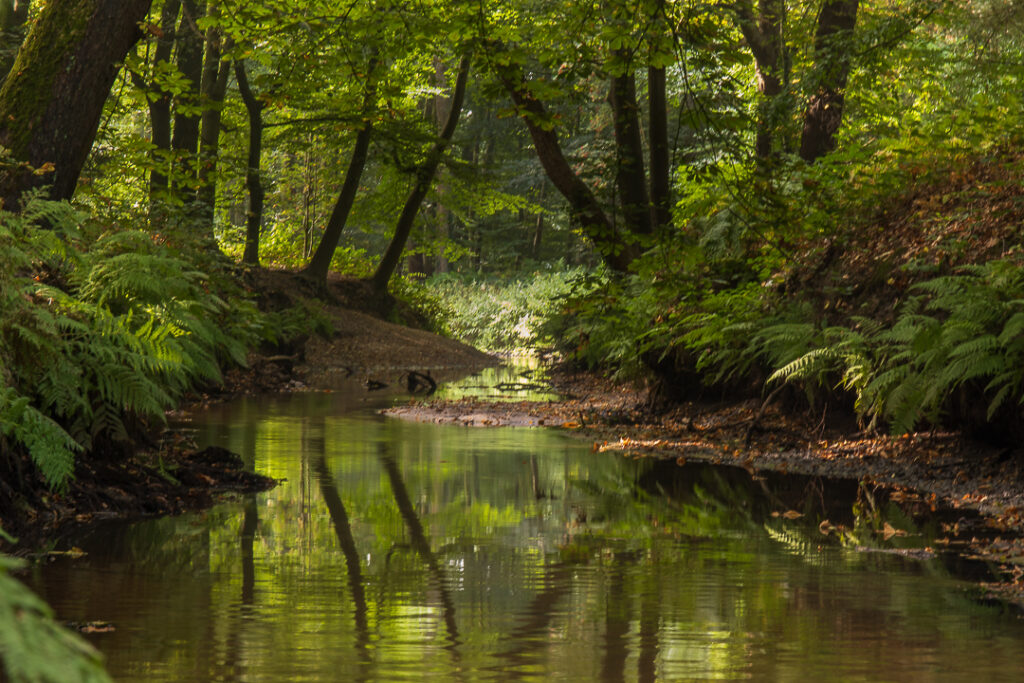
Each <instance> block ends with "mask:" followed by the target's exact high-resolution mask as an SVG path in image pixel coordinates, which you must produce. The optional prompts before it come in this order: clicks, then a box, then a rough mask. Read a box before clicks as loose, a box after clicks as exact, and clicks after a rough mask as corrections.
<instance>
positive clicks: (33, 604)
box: [0, 555, 111, 683]
mask: <svg viewBox="0 0 1024 683" xmlns="http://www.w3.org/2000/svg"><path fill="white" fill-rule="evenodd" d="M21 566H22V563H21V562H20V561H19V560H15V559H13V558H9V557H5V556H2V555H0V663H2V669H0V672H2V675H0V678H3V679H4V680H10V681H15V682H17V683H20V682H22V681H33V682H35V683H64V682H65V681H82V682H86V681H94V682H95V683H104V682H108V681H110V680H111V679H110V677H109V676H108V675H107V673H106V671H104V670H103V664H102V658H101V656H100V654H99V653H98V652H97V651H96V649H95V648H94V647H92V646H91V645H89V644H88V643H87V642H85V641H84V640H82V638H81V637H79V636H78V635H76V634H75V633H72V632H71V631H69V630H67V629H66V628H64V627H62V626H61V625H60V624H59V623H58V622H57V620H56V619H54V616H53V610H51V609H50V608H49V606H47V604H46V603H45V602H43V601H42V600H40V599H39V598H38V597H37V596H36V595H35V594H33V593H32V591H30V590H29V589H27V588H26V587H25V586H24V585H23V584H21V583H20V582H19V581H17V580H16V579H14V578H13V577H11V576H10V575H9V572H10V571H11V570H12V569H16V568H19V567H21Z"/></svg>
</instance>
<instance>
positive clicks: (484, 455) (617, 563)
mask: <svg viewBox="0 0 1024 683" xmlns="http://www.w3.org/2000/svg"><path fill="white" fill-rule="evenodd" d="M493 381H494V376H493V375H490V376H486V377H476V378H471V379H470V381H469V382H468V383H467V384H466V386H474V387H479V386H486V385H487V383H488V382H493ZM449 391H451V390H449ZM396 400H405V399H404V398H396V397H394V396H376V395H373V394H367V393H366V391H365V390H364V389H363V388H362V387H360V386H357V385H355V384H353V385H352V386H351V387H347V388H346V387H341V388H339V389H338V390H337V391H333V392H330V393H296V394H291V395H281V396H265V397H258V398H243V399H238V400H235V401H233V402H230V403H227V404H223V405H215V406H213V407H211V408H209V409H207V410H205V411H204V412H203V413H202V414H195V415H192V416H191V418H190V419H189V420H188V422H187V423H186V424H185V425H184V426H185V427H187V428H189V429H191V430H195V431H194V432H193V434H194V438H195V439H196V441H197V443H198V444H199V445H200V446H205V445H219V446H223V447H226V448H229V449H231V450H233V451H235V452H238V453H240V454H241V455H242V456H243V459H244V460H245V462H246V464H247V465H251V466H252V467H253V468H254V469H255V471H257V472H260V473H263V474H267V475H269V476H272V477H275V478H278V479H281V480H283V481H282V483H281V484H280V485H279V486H278V487H276V488H274V489H273V490H271V491H268V492H265V493H260V494H256V495H251V496H244V497H238V498H236V499H234V500H230V501H227V502H224V503H222V504H220V505H218V506H216V507H214V508H213V509H210V510H208V511H206V512H203V513H199V514H191V515H185V516H180V517H172V518H163V519H154V520H149V521H144V522H137V523H132V524H108V525H105V526H99V527H96V528H93V529H91V530H90V531H89V532H87V533H86V534H85V535H84V536H82V537H80V538H76V539H73V541H72V543H71V544H72V545H73V546H74V547H76V548H78V549H81V550H82V551H83V552H84V553H85V555H84V556H82V557H77V558H75V557H70V556H60V557H55V558H54V559H53V560H52V561H50V562H47V563H42V564H40V565H38V566H37V567H36V568H35V570H34V571H33V573H32V574H30V575H29V576H27V577H25V580H26V581H27V582H28V583H29V585H30V586H32V587H33V588H34V589H35V590H36V591H37V592H39V593H40V594H41V595H42V597H44V598H45V599H46V600H47V601H48V602H49V603H50V604H51V605H52V606H53V607H54V609H55V611H56V613H57V615H58V617H59V618H60V619H62V620H65V621H67V622H72V623H77V624H101V625H102V627H98V628H95V629H93V630H98V631H103V632H97V633H92V634H90V635H88V636H87V637H88V638H89V639H90V641H91V642H93V643H94V644H95V645H96V646H97V647H98V648H99V649H100V650H101V651H102V652H103V653H104V655H105V656H106V658H107V666H108V670H109V671H110V673H111V675H112V676H113V677H114V678H115V680H118V681H146V682H152V681H339V680H355V681H360V680H362V681H401V680H416V681H419V680H424V679H440V680H446V681H487V680H493V681H506V680H524V681H549V680H559V681H682V680H737V679H745V680H755V681H815V680H835V681H840V680H841V681H970V682H972V683H979V682H980V681H999V680H1007V681H1010V680H1018V677H1019V676H1020V672H1021V671H1024V620H1021V619H1020V618H1019V617H1018V616H1017V615H1016V614H1014V613H1013V612H1012V610H1010V609H1009V608H1007V607H1006V606H1004V605H1001V604H999V603H986V602H983V601H981V600H979V599H978V597H977V594H976V591H975V589H973V586H972V584H970V583H969V582H968V581H966V580H965V579H964V578H958V577H963V576H965V575H966V574H969V573H977V572H982V573H983V572H984V571H985V567H984V566H971V565H970V563H967V562H965V561H963V560H959V559H957V558H955V557H953V556H944V555H941V554H940V555H932V554H931V553H922V552H919V550H920V549H922V548H925V547H929V546H931V545H932V542H933V541H934V540H935V539H936V538H939V537H940V536H942V535H943V533H944V529H948V528H949V526H950V525H953V524H968V523H969V520H967V519H964V518H962V517H958V513H956V512H955V511H943V510H938V511H932V510H931V509H930V508H929V507H928V506H926V505H921V504H919V503H915V502H913V501H911V502H907V501H902V502H901V501H897V500H887V499H885V496H882V495H881V494H879V493H877V492H870V491H867V490H865V489H864V488H863V487H861V486H859V485H858V484H857V482H850V481H833V482H830V481H822V480H820V479H812V478H807V477H797V476H782V475H766V476H764V477H754V476H752V475H751V474H749V473H748V472H746V471H745V470H742V469H739V468H731V467H722V466H719V467H714V466H709V465H699V464H687V465H685V466H683V467H679V466H677V465H676V464H675V463H674V462H668V463H665V462H661V463H659V462H654V461H650V460H632V459H628V458H623V457H622V456H621V455H618V454H610V453H593V452H591V449H590V448H589V446H588V445H587V444H585V443H581V442H580V441H576V440H573V439H571V438H569V437H567V436H566V435H565V434H562V433H560V432H558V431H556V430H549V429H540V428H500V429H486V428H472V427H461V426H452V425H433V424H421V423H412V422H405V421H401V420H397V419H393V418H387V417H384V416H381V415H380V414H378V412H377V411H378V410H379V409H380V408H382V407H386V406H388V405H391V404H393V403H394V402H395V401H396ZM826 519H827V520H829V524H831V525H843V526H845V527H846V528H848V529H849V531H850V536H849V537H850V538H853V539H856V542H848V543H846V544H842V543H839V542H838V541H837V540H836V538H835V534H830V535H828V536H826V535H824V534H823V533H822V530H821V525H822V522H823V520H826ZM884 524H888V525H889V526H890V528H891V529H893V530H896V531H898V533H897V534H888V537H887V538H885V537H883V534H881V533H879V531H878V530H879V529H882V528H883V525H884ZM944 525H945V526H944ZM915 549H917V551H915ZM107 624H109V627H107V626H106V625H107Z"/></svg>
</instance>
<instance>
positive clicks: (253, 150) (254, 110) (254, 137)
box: [235, 61, 266, 266]
mask: <svg viewBox="0 0 1024 683" xmlns="http://www.w3.org/2000/svg"><path fill="white" fill-rule="evenodd" d="M235 80H236V81H238V92H239V93H240V94H241V95H242V102H244V103H245V110H246V112H248V114H249V160H248V162H247V164H246V169H245V187H246V189H247V190H248V191H249V210H248V211H247V212H246V221H245V223H246V225H245V252H244V253H243V254H242V263H245V264H248V265H250V266H259V265H260V225H261V224H262V223H263V183H262V182H261V181H260V163H261V159H262V156H263V107H264V106H266V105H265V103H264V102H263V101H261V100H257V99H256V96H255V95H253V92H252V88H250V87H249V78H248V77H247V76H246V74H245V65H244V64H243V63H242V62H241V61H237V62H235Z"/></svg>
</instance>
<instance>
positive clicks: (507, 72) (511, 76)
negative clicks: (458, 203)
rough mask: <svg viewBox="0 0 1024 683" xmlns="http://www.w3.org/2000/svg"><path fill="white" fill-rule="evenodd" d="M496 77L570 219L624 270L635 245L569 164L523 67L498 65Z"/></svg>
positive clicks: (616, 267) (610, 261)
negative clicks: (560, 197)
mask: <svg viewBox="0 0 1024 683" xmlns="http://www.w3.org/2000/svg"><path fill="white" fill-rule="evenodd" d="M497 76H498V79H499V80H500V81H501V83H502V85H503V86H504V87H505V90H507V91H508V94H509V96H510V97H511V98H512V102H513V103H514V104H515V105H516V109H517V110H518V112H519V115H520V116H521V117H522V119H523V123H525V124H526V128H527V130H529V131H530V137H531V138H532V140H533V147H534V150H535V151H536V152H537V158H538V159H539V160H540V163H541V166H543V167H544V172H545V173H547V176H548V179H549V180H551V183H552V184H553V185H554V186H555V188H556V189H557V190H558V191H559V192H560V193H561V194H562V196H563V197H565V199H566V201H568V202H569V211H570V213H571V215H572V217H573V219H574V220H575V221H576V222H577V223H579V225H580V227H581V228H582V229H583V231H584V233H585V234H586V235H587V237H589V238H590V240H591V241H592V242H593V243H594V246H595V247H596V248H597V251H598V253H600V254H601V256H602V258H603V259H604V261H605V263H607V264H608V265H609V266H610V267H611V268H613V269H614V270H617V271H620V272H625V271H626V270H627V269H628V268H629V264H630V263H631V262H632V261H633V259H634V258H635V256H636V252H635V249H634V247H633V246H632V245H627V244H626V243H625V242H624V241H623V239H622V237H621V235H619V234H618V233H617V232H616V230H615V228H614V226H613V225H612V223H611V221H610V220H608V216H607V215H606V214H605V212H604V210H603V209H602V208H601V205H600V204H599V203H598V201H597V198H596V197H595V196H594V193H593V192H591V191H590V188H589V187H587V184H586V183H584V182H583V180H582V179H580V177H579V176H578V175H576V172H575V171H574V170H573V168H572V166H570V165H569V162H568V160H567V159H566V158H565V155H564V154H563V153H562V147H561V144H560V143H559V141H558V134H557V133H555V130H554V128H553V127H552V126H551V125H550V122H551V117H550V116H549V115H548V112H547V110H546V109H545V107H544V104H543V103H542V102H541V101H540V100H538V99H537V98H536V97H534V96H533V94H532V93H530V91H529V89H528V87H527V84H526V81H525V79H524V77H523V73H522V70H521V69H519V68H517V67H513V66H505V67H498V69H497Z"/></svg>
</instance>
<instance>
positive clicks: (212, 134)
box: [196, 2, 231, 239]
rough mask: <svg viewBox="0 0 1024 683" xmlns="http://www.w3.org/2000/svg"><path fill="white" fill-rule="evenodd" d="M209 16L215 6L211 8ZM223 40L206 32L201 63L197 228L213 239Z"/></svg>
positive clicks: (224, 73)
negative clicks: (204, 49) (206, 232)
mask: <svg viewBox="0 0 1024 683" xmlns="http://www.w3.org/2000/svg"><path fill="white" fill-rule="evenodd" d="M210 10H211V12H213V11H215V10H216V5H214V4H213V3H212V2H211V4H210ZM223 40H224V39H223V36H222V34H221V30H220V28H219V27H211V28H209V29H207V31H206V57H205V58H204V62H203V79H202V83H201V85H200V89H199V90H200V96H201V98H202V102H203V114H202V117H201V119H200V130H199V189H198V190H197V191H196V201H197V202H198V204H199V206H198V214H197V220H198V221H199V222H198V225H199V226H201V227H203V228H204V229H205V228H208V230H209V235H208V236H209V237H210V238H211V239H212V238H213V220H214V207H215V205H216V202H217V179H216V178H217V152H218V149H219V147H220V128H221V125H220V113H221V107H222V105H223V104H224V94H225V92H226V91H227V87H228V75H229V74H230V71H231V63H230V62H228V61H225V60H222V59H221V54H222V52H223V48H230V45H229V44H228V45H222V41H223Z"/></svg>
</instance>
